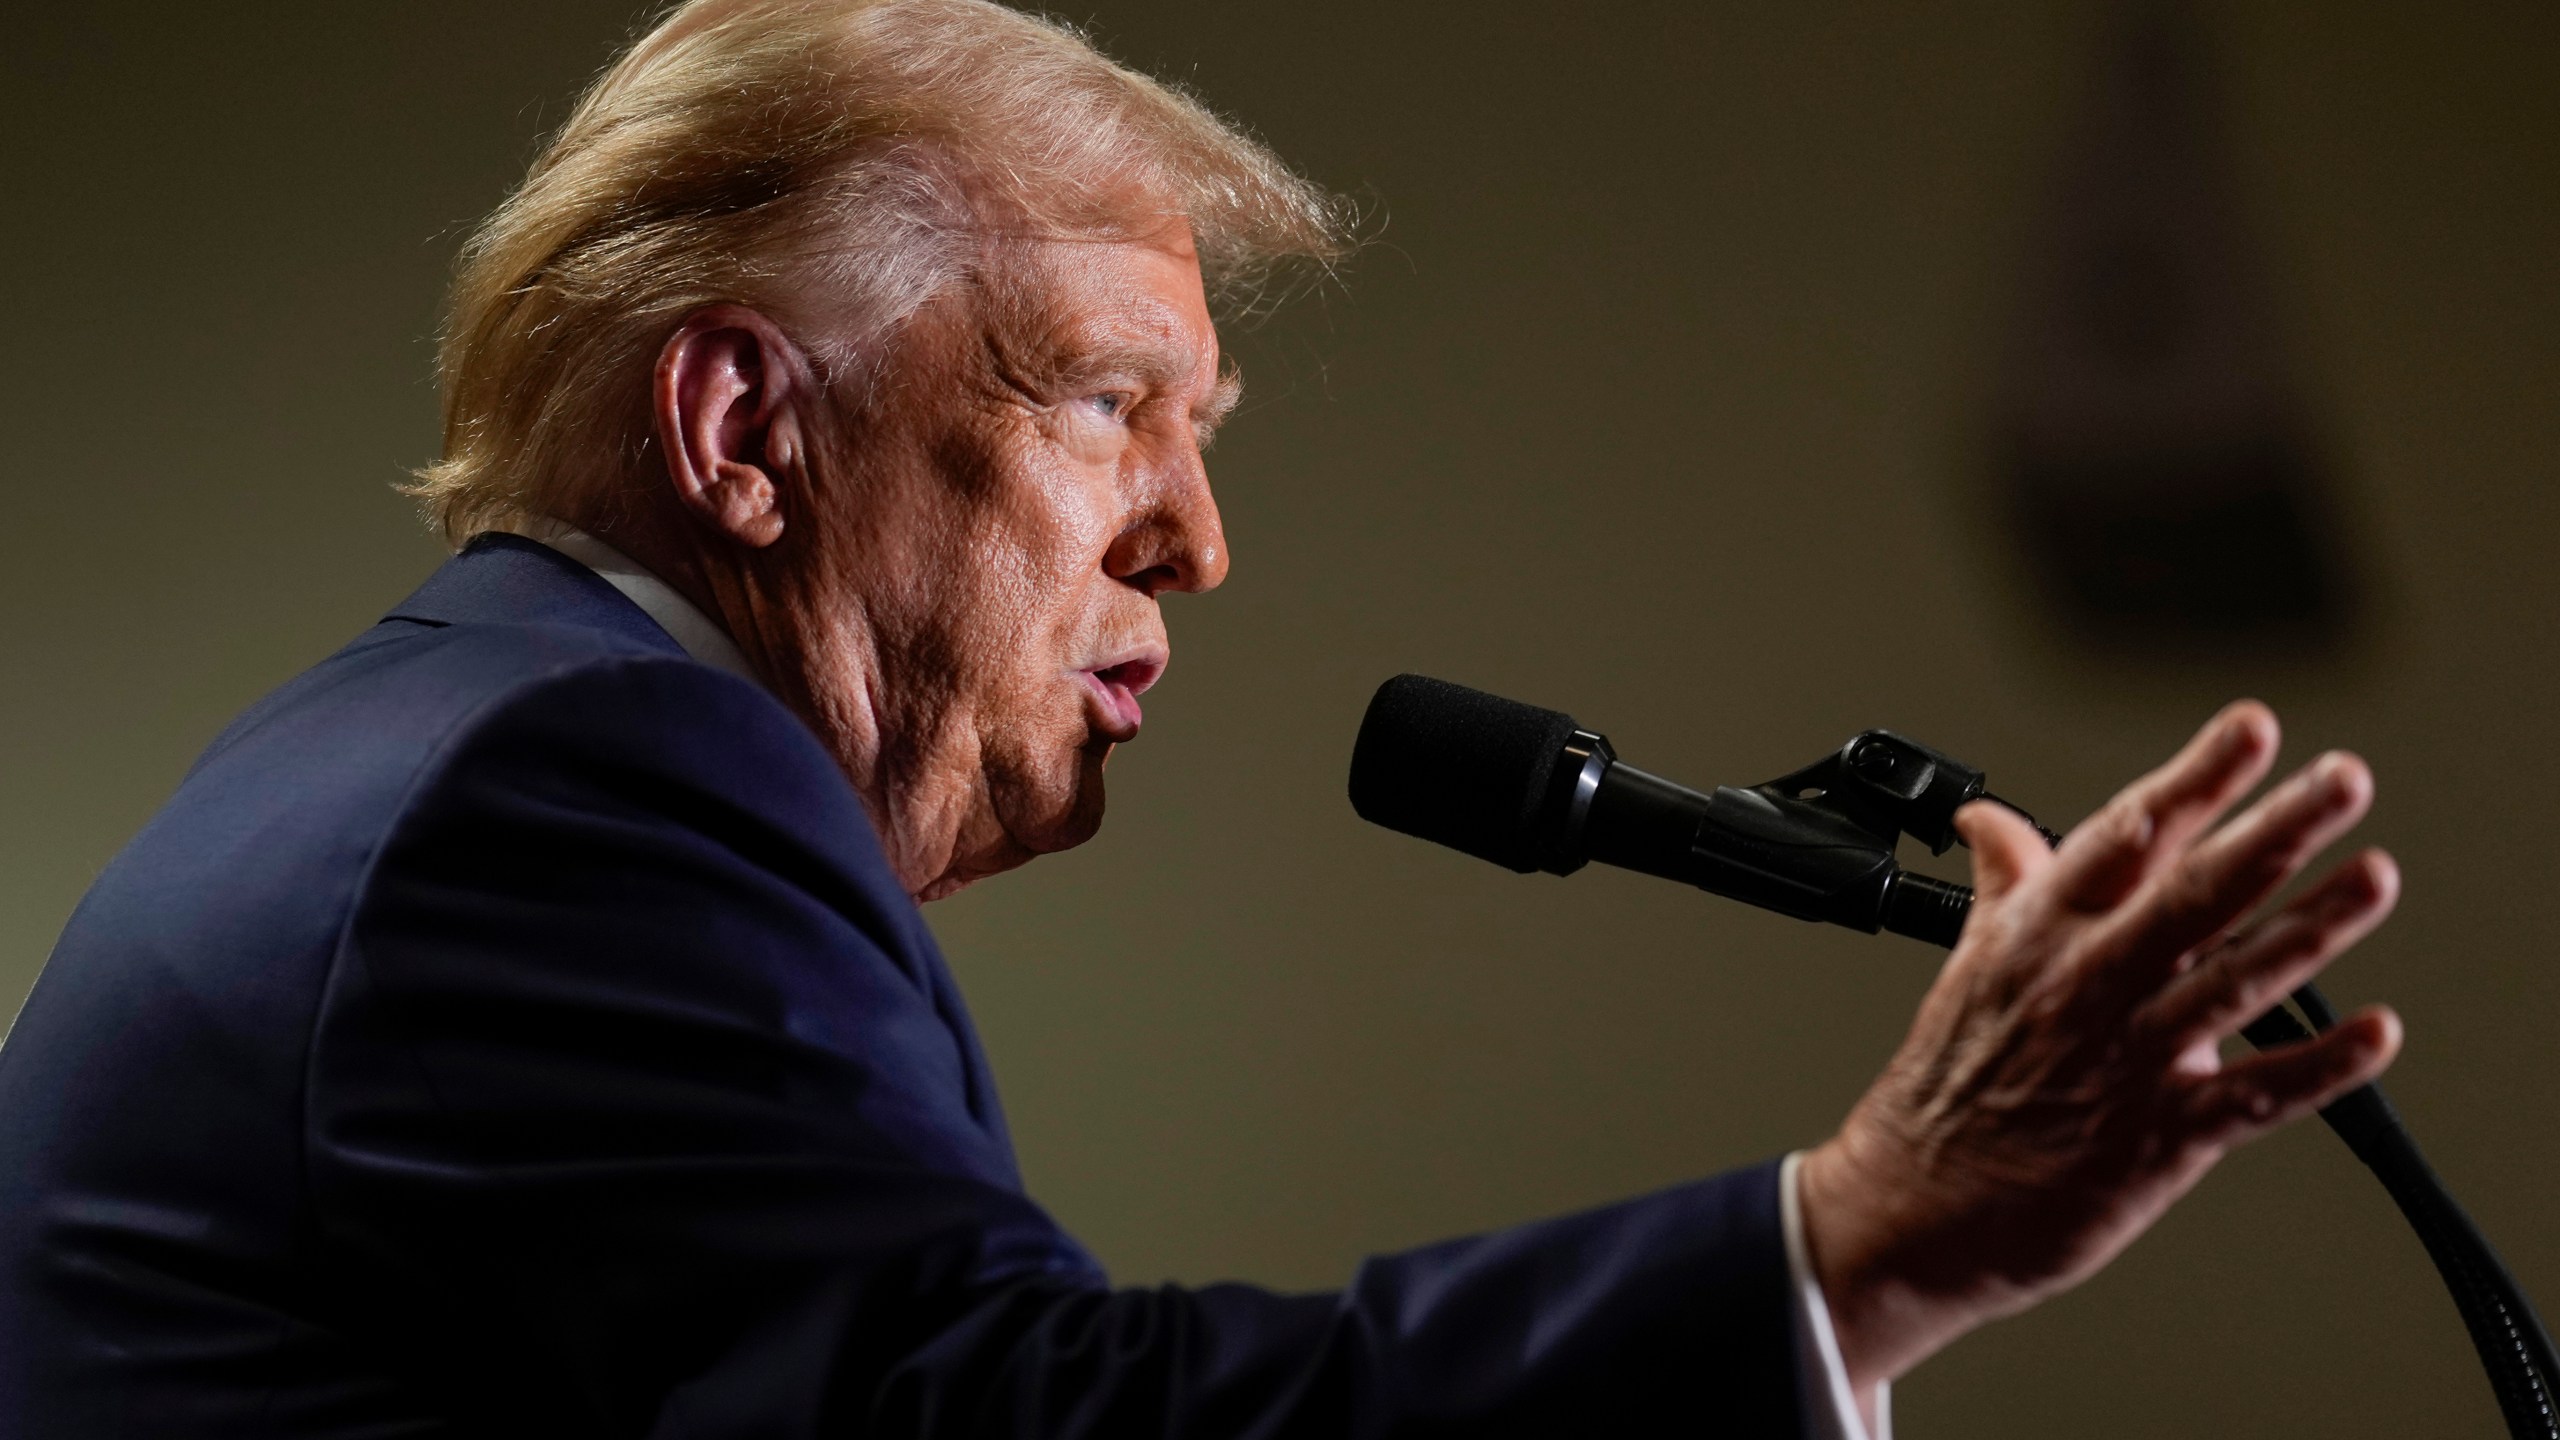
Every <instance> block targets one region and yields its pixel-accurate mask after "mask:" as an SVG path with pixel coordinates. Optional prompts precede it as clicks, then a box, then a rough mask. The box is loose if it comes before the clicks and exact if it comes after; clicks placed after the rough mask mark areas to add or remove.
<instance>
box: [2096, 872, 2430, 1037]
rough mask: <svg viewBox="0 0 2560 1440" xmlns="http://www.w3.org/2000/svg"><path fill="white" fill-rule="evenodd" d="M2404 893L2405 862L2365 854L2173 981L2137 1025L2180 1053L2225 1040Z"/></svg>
mask: <svg viewBox="0 0 2560 1440" xmlns="http://www.w3.org/2000/svg"><path fill="white" fill-rule="evenodd" d="M2399 898H2400V870H2399V867H2398V866H2396V865H2394V864H2393V863H2392V862H2391V857H2390V856H2388V855H2385V854H2383V853H2382V852H2381V851H2379V850H2368V851H2365V852H2364V853H2363V854H2360V855H2357V856H2355V857H2354V858H2352V859H2350V860H2348V861H2346V862H2345V863H2344V864H2342V865H2340V866H2339V867H2338V868H2337V869H2335V870H2332V871H2330V872H2329V874H2328V875H2326V876H2324V877H2323V878H2322V879H2321V881H2320V883H2319V884H2317V885H2315V886H2313V887H2312V888H2311V889H2309V890H2307V891H2304V892H2303V893H2302V894H2301V895H2300V896H2298V897H2296V898H2295V899H2294V901H2293V902H2292V903H2291V904H2289V905H2287V906H2285V907H2284V909H2283V910H2281V911H2279V912H2277V913H2276V914H2275V915H2273V916H2271V917H2269V918H2268V919H2267V920H2266V921H2264V922H2263V923H2261V924H2258V925H2256V926H2253V927H2251V928H2250V929H2249V930H2248V931H2246V932H2245V933H2243V934H2242V935H2240V936H2239V937H2238V938H2236V939H2234V940H2233V941H2232V942H2231V943H2230V944H2228V945H2225V946H2223V947H2222V948H2220V949H2218V950H2215V951H2214V952H2212V953H2211V954H2210V955H2208V956H2206V957H2205V959H2204V961H2203V962H2202V963H2201V964H2198V965H2197V966H2196V967H2195V968H2194V969H2192V970H2190V971H2188V972H2187V973H2186V974H2184V975H2181V976H2179V977H2178V978H2177V979H2175V980H2173V981H2171V982H2170V983H2169V985H2168V987H2167V988H2166V989H2165V990H2163V991H2162V992H2161V993H2160V995H2159V997H2158V998H2157V999H2155V1000H2153V1001H2152V1002H2151V1003H2150V1004H2148V1005H2147V1006H2145V1007H2144V1008H2143V1010H2142V1011H2141V1012H2140V1013H2139V1014H2138V1015H2137V1016H2136V1017H2135V1023H2136V1025H2138V1026H2139V1027H2141V1028H2142V1029H2144V1030H2145V1031H2147V1032H2149V1033H2151V1034H2153V1035H2155V1036H2157V1037H2158V1039H2159V1042H2160V1044H2161V1047H2162V1048H2163V1049H2164V1050H2166V1051H2168V1052H2169V1053H2172V1054H2175V1053H2179V1052H2182V1051H2184V1050H2186V1049H2188V1048H2189V1047H2191V1046H2193V1045H2195V1044H2196V1043H2197V1042H2199V1041H2211V1040H2219V1039H2220V1038H2222V1037H2223V1036H2225V1035H2228V1034H2230V1033H2232V1032H2233V1031H2235V1030H2237V1029H2239V1028H2240V1027H2241V1026H2243V1025H2245V1024H2247V1023H2249V1021H2251V1020H2253V1019H2255V1018H2256V1017H2258V1016H2259V1015H2262V1014H2265V1013H2266V1011H2267V1010H2268V1009H2269V1008H2270V1007H2272V1006H2274V1005H2275V1004H2276V1003H2277V1002H2278V1001H2280V1000H2282V999H2283V998H2284V997H2285V996H2286V995H2287V994H2290V993H2291V992H2292V991H2294V990H2296V989H2299V988H2300V987H2301V986H2302V985H2303V984H2305V983H2306V982H2308V981H2309V980H2310V979H2311V978H2312V977H2313V976H2315V975H2317V974H2319V973H2320V971H2321V970H2322V969H2324V968H2326V967H2327V965H2328V964H2329V962H2330V961H2332V960H2334V959H2336V958H2337V957H2338V956H2339V955H2340V954H2342V953H2343V952H2345V951H2346V949H2347V948H2348V947H2349V946H2352V945H2354V944H2355V943H2356V942H2357V941H2359V940H2362V939H2363V938H2364V937H2365V936H2366V935H2368V934H2370V933H2371V932H2372V930H2373V928H2374V927H2375V926H2377V925H2379V924H2381V923H2382V922H2383V920H2384V918H2385V917H2387V916H2388V915H2390V913H2391V907H2392V906H2393V905H2395V904H2397V903H2398V901H2399Z"/></svg>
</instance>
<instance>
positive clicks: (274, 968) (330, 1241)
mask: <svg viewBox="0 0 2560 1440" xmlns="http://www.w3.org/2000/svg"><path fill="white" fill-rule="evenodd" d="M1788 1305H1789V1294H1788V1281H1787V1270H1786V1261H1785V1257H1784V1250H1783V1242H1782V1240H1781V1238H1780V1231H1779V1220H1778V1199H1777V1181H1776V1174H1775V1167H1774V1166H1773V1165H1763V1166H1760V1167H1757V1168H1755V1169H1752V1170H1749V1171H1745V1172H1741V1173H1738V1174H1735V1175H1731V1176H1727V1177H1724V1178H1721V1179H1716V1180H1710V1181H1706V1182H1702V1183H1699V1184H1694V1185H1688V1186H1683V1187H1680V1188H1677V1189H1673V1190H1669V1191H1666V1192H1663V1193H1661V1194H1657V1195H1654V1196H1650V1197H1648V1198H1645V1199H1641V1200H1636V1201H1633V1202H1630V1203H1627V1204H1622V1205H1617V1206H1613V1207H1610V1208H1607V1209H1603V1210H1597V1211H1593V1212H1590V1213H1586V1214H1581V1215H1575V1216H1570V1217H1567V1218H1564V1219H1560V1220H1552V1221H1547V1222H1544V1223H1540V1224H1534V1225H1528V1226H1524V1227H1522V1228H1519V1229H1514V1230H1509V1231H1504V1232H1501V1233H1498V1234H1494V1235H1489V1236H1483V1237H1479V1238H1474V1239H1467V1240H1458V1241H1452V1242H1449V1243H1446V1244H1440V1245H1434V1246H1430V1247H1427V1248H1425V1249H1421V1250H1415V1251H1411V1252H1408V1253H1404V1254H1398V1255H1390V1256H1385V1257H1381V1258H1378V1259H1375V1260H1372V1261H1370V1262H1368V1263H1367V1264H1366V1265H1364V1266H1363V1267H1362V1268H1361V1269H1360V1270H1359V1272H1358V1274H1357V1275H1356V1277H1354V1278H1353V1280H1352V1281H1351V1283H1350V1285H1349V1287H1348V1288H1346V1289H1344V1290H1343V1291H1341V1292H1339V1293H1328V1294H1311V1295H1279V1294H1273V1293H1270V1292H1267V1291H1264V1290H1260V1289H1255V1288H1252V1287H1249V1286H1242V1285H1213V1286H1208V1287H1204V1288H1198V1289H1185V1288H1179V1287H1171V1286H1167V1287H1161V1288H1156V1289H1121V1290H1115V1289H1113V1288H1112V1287H1111V1286H1110V1284H1109V1282H1108V1281H1107V1280H1106V1279H1105V1277H1104V1275H1103V1273H1102V1271H1101V1269H1100V1267H1098V1266H1097V1265H1096V1264H1095V1263H1094V1261H1093V1259H1092V1257H1091V1256H1089V1255H1088V1254H1086V1252H1085V1251H1084V1250H1083V1249H1081V1248H1080V1247H1079V1246H1078V1245H1077V1244H1076V1243H1075V1241H1074V1240H1072V1239H1070V1238H1069V1237H1068V1236H1067V1235H1066V1234H1065V1233H1063V1232H1062V1231H1061V1230H1060V1229H1059V1228H1058V1226H1057V1225H1056V1224H1055V1223H1054V1222H1053V1221H1052V1220H1051V1219H1050V1218H1049V1217H1048V1216H1047V1215H1046V1214H1044V1213H1043V1212H1042V1211H1041V1209H1040V1207H1039V1206H1037V1205H1035V1204H1034V1203H1033V1202H1032V1201H1031V1200H1030V1199H1029V1198H1028V1197H1026V1196H1025V1195H1024V1193H1023V1190H1022V1185H1021V1182H1020V1179H1019V1176H1018V1175H1017V1173H1016V1170H1015V1166H1014V1160H1013V1154H1012V1150H1011V1147H1010V1144H1009V1142H1008V1141H1007V1139H1006V1135H1005V1127H1004V1120H1003V1118H1002V1115H1001V1113H1000V1112H999V1110H998V1108H997V1104H996V1095H995V1088H994V1086H993V1084H992V1083H991V1081H990V1078H989V1075H988V1071H987V1065H986V1062H985V1060H984V1058H983V1057H982V1056H981V1055H980V1054H979V1050H978V1042H977V1040H976V1038H975V1037H974V1035H973V1034H972V1032H971V1029H970V1025H969V1019H968V1015H967V1013H966V1011H965V1010H964V1008H963V1007H962V1005H961V1002H960V996H959V994H958V992H957V991H956V990H955V989H954V987H953V984H952V980H951V976H950V975H949V974H948V973H947V972H946V970H945V969H944V966H943V962H942V959H941V957H940V955H939V954H938V953H937V952H936V950H935V947H934V942H933V937H932V935H931V934H929V933H928V932H927V931H926V929H925V925H924V921H923V919H922V917H921V916H920V915H919V914H918V913H917V910H916V907H915V906H914V904H913V903H911V902H910V901H909V899H908V897H907V896H906V895H905V894H904V893H903V892H902V891H901V890H900V889H899V886H898V884H897V882H896V880H895V878H894V877H893V876H892V874H891V872H890V870H889V867H888V865H887V864H886V862H885V861H884V860H883V858H882V856H881V854H880V851H879V849H878V847H877V842H876V840H875V837H874V835H873V832H872V829H871V825H870V822H869V820H868V818H867V817H866V815H865V813H864V811H863V808H862V806H861V804H860V803H859V801H858V800H857V798H856V796H855V794H854V792H853V790H852V788H851V787H850V786H849V785H848V784H847V783H846V782H845V779H844V777H843V775H842V774H841V773H840V772H839V771H838V770H837V768H836V767H835V765H834V763H833V762H832V761H831V760H830V759H829V757H828V755H827V753H826V752H825V751H824V750H823V749H822V748H821V747H820V745H819V744H818V743H817V741H816V739H815V738H814V737H813V736H812V735H811V734H810V733H809V732H808V730H807V729H806V728H805V727H803V726H802V725H801V723H800V722H799V721H798V720H797V719H796V718H795V717H793V716H792V715H791V714H790V712H788V711H787V710H785V709H784V708H783V707H782V706H781V705H780V704H778V703H777V702H776V701H775V700H774V699H773V698H772V697H770V696H769V695H767V694H766V693H765V692H763V691H762V690H760V689H758V688H757V687H756V686H754V685H752V684H750V683H748V682H746V681H744V680H741V679H738V678H737V677H735V676H732V675H729V674H726V673H723V672H721V671H719V670H716V669H713V668H710V667H708V666H704V665H701V664H697V663H695V662H693V661H692V660H690V659H688V658H687V656H686V655H685V653H684V652H683V651H682V649H680V648H679V647H678V646H677V645H676V644H675V642H674V641H672V640H671V639H670V638H668V636H667V635H666V634H665V633H664V632H663V631H661V630H660V629H658V627H657V626H656V625H655V624H653V623H652V622H651V621H650V620H649V619H648V617H647V616H646V615H645V614H643V613H642V612H641V611H640V610H639V609H638V608H637V607H635V606H633V605H632V604H631V603H630V602H628V601H627V600H625V599H623V598H622V596H621V595H619V594H617V593H616V592H615V591H614V590H613V589H612V588H611V587H609V586H607V585H606V584H604V583H603V582H602V581H601V580H599V579H598V578H596V576H595V575H593V574H592V573H591V572H589V571H587V570H586V569H585V568H584V567H582V566H580V565H578V564H576V563H575V562H573V561H570V560H568V559H566V558H565V557H562V556H560V555H558V554H555V553H554V552H552V551H550V550H548V549H545V548H544V547H542V546H539V545H536V544H533V543H532V542H529V541H524V540H519V539H515V538H512V537H484V538H482V539H480V540H478V541H476V542H474V543H473V544H472V545H471V546H470V547H469V548H468V549H467V550H466V551H465V552H464V553H463V554H462V555H460V556H459V557H457V558H456V559H454V560H453V561H452V562H451V563H449V564H448V565H446V566H445V567H444V568H443V569H442V570H440V571H438V572H437V574H436V575H435V576H434V577H433V578H431V579H430V580H429V581H428V582H427V584H426V585H425V586H424V587H423V588H422V589H420V590H419V591H418V592H417V594H415V595H414V596H412V597H410V599H409V600H408V601H407V602H405V603H404V604H402V605H401V606H400V607H399V608H398V609H396V610H394V611H393V612H392V613H391V615H390V616H389V617H387V618H386V619H384V620H383V621H382V623H381V624H379V625H377V626H375V627H374V628H373V629H372V630H370V631H368V632H366V633H365V634H364V635H363V636H361V637H359V638H358V639H357V640H356V641H355V642H354V643H353V644H350V645H349V646H347V648H345V649H344V650H342V651H340V652H339V653H338V654H336V655H334V656H332V657H330V658H329V659H328V660H327V661H325V662H323V663H322V664H320V665H319V666H318V667H316V668H315V669H313V670H311V671H309V672H308V673H306V674H304V675H302V676H301V677H300V678H298V679H296V680H294V681H293V682H292V683H290V684H288V685H287V686H285V687H284V688H283V689H282V690H280V691H278V692H277V693H276V694H274V695H272V696H270V697H269V698H267V699H266V700H265V701H263V702H261V703H260V704H259V705H258V706H257V707H256V708H254V709H253V710H251V711H250V712H249V713H248V714H246V715H244V716H243V717H241V719H240V720H239V721H238V722H237V723H235V724H234V725H232V727H231V728H230V729H229V730H228V731H227V732H225V733H224V734H223V735H222V736H221V738H219V739H218V740H216V741H215V742H214V744H213V746H212V748H211V749H210V750H208V751H207V752H206V753H205V755H204V758H203V759H202V760H200V761H199V762H198V763H197V765H196V767H195V769H194V770H193V771H192V772H191V773H190V774H189V775H188V777H187V779H186V782H185V783H184V784H183V785H182V786H180V787H179V789H178V792H177V794H176V795H175V797H174V798H172V799H171V800H170V802H169V804H168V806H167V807H166V808H165V809H163V810H162V811H161V812H160V813H159V814H158V815H157V816H155V817H154V818H153V819H152V821H151V822H150V824H149V825H148V826H146V827H145V828H144V829H143V831H142V833H141V834H140V835H139V836H138V837H136V838H135V840H134V841H133V843H132V844H131V845H130V846H129V847H128V848H127V849H126V850H125V851H124V853H123V854H122V855H120V856H119V857H118V858H117V859H116V860H115V862H114V863H113V864H112V865H110V866H109V867H108V868H107V870H106V871H105V873H104V874H103V875H102V876H101V877H100V878H99V880H98V882H97V884H96V886H95V887H94V888H93V889H92V890H91V891H90V893H89V895H88V897H87V899H86V900H85V901H84V902H83V903H82V904H81V906H80V908H79V911H78V913H77V914H76V915H75V916H74V917H73V918H72V921H71V923H70V926H69V927H68V929H67V930H66V931H65V932H64V934H63V936H62V939H61V941H60V943H59V945H58V946H57V947H56V949H55V951H54V953H53V956H52V959H51V961H50V962H49V964H48V965H47V967H46V969H45V972H44V975H43V977H42V979H41V980H40V982H39V983H38V984H37V986H36V989H35V992H34V995H33V997H32V998H31V999H30V1000H29V1002H28V1004H27V1006H26V1009H25V1011H24V1012H23V1013H22V1014H21V1016H20V1017H19V1019H18V1021H17V1024H16V1028H15V1031H14V1033H13V1034H12V1035H11V1036H10V1038H9V1040H8V1042H7V1044H6V1047H5V1049H0V1436H6V1437H10V1440H86V1437H118V1440H125V1437H142V1440H157V1437H172V1440H174V1437H190V1440H197V1437H249V1436H255V1437H296V1440H299V1437H323V1436H326V1437H359V1436H362V1437H391V1436H448V1435H450V1436H475V1437H476V1436H525V1437H543V1440H572V1437H586V1436H630V1437H642V1436H647V1437H667V1440H675V1437H697V1440H709V1437H724V1440H725V1437H739V1440H744V1437H760V1440H761V1437H772V1440H783V1437H794V1440H796V1437H816V1436H837V1437H855V1436H917V1437H923V1436H936V1437H939V1436H964V1435H965V1436H1006V1437H1031V1436H1260V1437H1280V1436H1325V1437H1352V1436H1426V1435H1428V1436H1440V1435H1448V1436H1457V1435H1625V1434H1638V1433H1642V1434H1663V1435H1680V1436H1692V1435H1728V1434H1730V1435H1779V1434H1795V1433H1798V1431H1799V1430H1800V1427H1801V1425H1802V1419H1801V1417H1800V1416H1799V1414H1798V1400H1797V1382H1796V1373H1797V1364H1798V1359H1797V1357H1796V1355H1795V1353H1794V1349H1793V1338H1792V1335H1793V1332H1792V1328H1791V1326H1790V1323H1789V1319H1790V1311H1789V1309H1788Z"/></svg>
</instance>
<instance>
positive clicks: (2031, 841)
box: [1956, 800, 2053, 900]
mask: <svg viewBox="0 0 2560 1440" xmlns="http://www.w3.org/2000/svg"><path fill="white" fill-rule="evenodd" d="M1956 834H1958V835H1960V836H1962V837H1963V838H1964V843H1965V848H1966V849H1968V850H1971V851H1972V852H1973V889H1974V893H1975V894H1976V895H1978V896H1980V897H1982V898H1983V899H1986V900H1996V899H1998V898H1999V897H2000V896H2002V895H2006V894H2008V893H2009V892H2010V891H2012V890H2015V889H2017V888H2018V884H2019V882H2020V881H2023V880H2025V879H2026V878H2027V877H2028V876H2030V875H2033V874H2035V873H2036V872H2037V871H2039V870H2042V869H2043V868H2044V867H2045V866H2047V865H2050V864H2052V863H2053V850H2052V849H2051V847H2049V846H2047V845H2046V844H2045V842H2044V836H2042V835H2040V834H2038V833H2036V827H2035V826H2033V825H2031V824H2029V823H2027V819H2026V817H2025V816H2023V815H2020V814H2019V813H2018V812H2017V811H2015V810H2012V809H2010V808H2009V807H2008V806H2006V805H2002V804H1999V803H1997V802H1995V801H1990V800H1976V801H1974V802H1973V803H1972V804H1969V805H1967V806H1965V807H1964V808H1963V809H1961V810H1958V811H1957V812H1956Z"/></svg>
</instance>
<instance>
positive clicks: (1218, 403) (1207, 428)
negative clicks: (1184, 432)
mask: <svg viewBox="0 0 2560 1440" xmlns="http://www.w3.org/2000/svg"><path fill="white" fill-rule="evenodd" d="M1242 399H1244V372H1243V371H1242V370H1239V369H1237V368H1236V367H1235V366H1233V365H1228V366H1226V367H1225V368H1224V369H1222V370H1220V371H1219V372H1218V383H1217V384H1216V385H1215V386H1214V387H1212V388H1211V389H1210V391H1209V393H1208V394H1206V395H1203V396H1201V397H1200V403H1199V404H1197V405H1194V406H1192V407H1191V430H1192V433H1193V434H1194V435H1196V436H1197V437H1198V441H1199V445H1200V448H1201V449H1203V450H1206V449H1208V448H1209V442H1210V441H1212V440H1215V439H1217V438H1218V427H1219V426H1221V425H1224V424H1225V423H1227V417H1228V416H1229V415H1232V414H1234V413H1235V409H1236V403H1237V402H1238V401H1240V400H1242Z"/></svg>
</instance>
